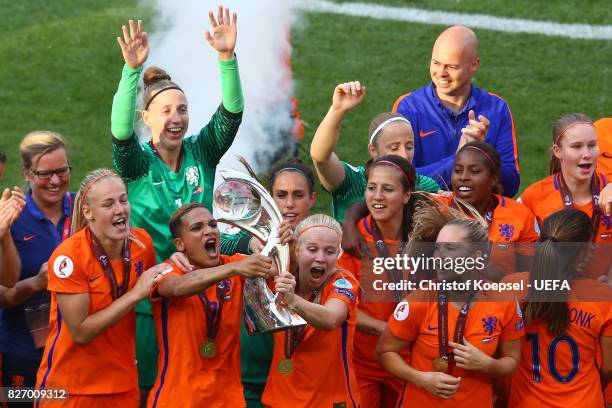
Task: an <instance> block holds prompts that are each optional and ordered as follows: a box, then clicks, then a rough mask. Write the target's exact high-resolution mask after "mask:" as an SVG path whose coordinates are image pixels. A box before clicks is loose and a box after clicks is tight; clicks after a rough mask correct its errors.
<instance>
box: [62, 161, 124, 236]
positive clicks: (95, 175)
mask: <svg viewBox="0 0 612 408" xmlns="http://www.w3.org/2000/svg"><path fill="white" fill-rule="evenodd" d="M106 177H116V178H118V179H119V180H121V182H122V183H123V180H122V179H121V177H119V176H118V175H117V174H116V173H115V172H114V171H112V170H110V169H96V170H93V171H91V172H89V173H88V174H87V175H86V176H85V177H84V178H83V180H82V181H81V184H80V185H79V191H78V192H77V194H76V197H75V199H74V209H73V211H72V224H71V225H70V235H72V234H74V233H75V232H78V231H79V230H81V229H83V228H84V227H85V224H86V223H87V220H86V219H85V216H84V215H83V207H84V206H85V205H87V206H88V205H89V203H90V200H89V199H88V192H89V190H90V189H91V187H93V185H94V184H95V183H96V182H97V181H98V180H100V179H102V178H106ZM124 185H125V184H124Z"/></svg>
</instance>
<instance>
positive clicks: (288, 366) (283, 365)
mask: <svg viewBox="0 0 612 408" xmlns="http://www.w3.org/2000/svg"><path fill="white" fill-rule="evenodd" d="M278 371H279V372H280V373H281V374H283V375H289V374H291V372H292V371H293V361H291V360H290V359H288V358H286V359H284V360H281V361H279V362H278Z"/></svg>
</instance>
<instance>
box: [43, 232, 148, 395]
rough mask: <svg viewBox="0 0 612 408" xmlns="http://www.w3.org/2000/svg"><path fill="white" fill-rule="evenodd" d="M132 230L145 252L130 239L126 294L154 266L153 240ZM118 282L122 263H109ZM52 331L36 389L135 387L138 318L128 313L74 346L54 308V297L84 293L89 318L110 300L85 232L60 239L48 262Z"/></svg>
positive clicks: (83, 391)
mask: <svg viewBox="0 0 612 408" xmlns="http://www.w3.org/2000/svg"><path fill="white" fill-rule="evenodd" d="M132 232H133V233H134V234H135V236H136V238H137V239H138V240H140V242H142V243H144V245H145V247H146V249H142V248H140V246H138V245H136V244H134V243H133V242H132V241H130V245H131V247H130V250H131V265H132V268H131V270H130V281H129V286H128V290H129V289H131V288H132V287H133V286H134V285H135V284H136V280H137V279H138V276H139V275H140V274H141V273H142V272H143V271H145V270H147V269H148V268H150V267H151V266H153V265H155V251H154V250H153V242H152V241H151V237H150V236H149V235H148V234H147V233H146V232H145V230H143V229H140V228H132ZM111 264H112V267H113V271H114V272H115V277H116V279H117V284H118V286H119V287H121V284H122V282H123V279H124V276H123V261H122V260H121V259H119V260H112V261H111ZM48 289H49V291H50V292H51V311H50V318H49V326H50V328H51V331H50V333H49V337H48V339H47V344H46V345H45V351H44V355H43V358H42V363H41V365H40V367H39V369H38V378H37V387H39V388H63V389H67V390H68V392H69V394H75V395H91V394H119V393H125V392H127V391H131V390H134V389H136V388H137V387H138V376H137V373H136V353H135V336H136V334H135V333H136V320H135V315H134V312H133V311H131V312H129V313H127V314H126V315H125V316H123V317H122V318H121V320H119V321H118V322H117V323H116V324H115V325H113V326H111V327H109V328H108V329H106V331H104V332H103V333H101V334H100V335H98V336H97V337H96V338H94V339H93V340H91V341H90V342H89V343H87V344H77V343H75V342H74V340H73V338H72V336H71V334H70V331H69V329H68V327H67V326H66V324H65V323H64V322H63V320H62V314H61V312H60V310H59V308H58V306H57V294H58V293H88V294H89V315H92V314H94V313H96V312H99V311H101V310H102V309H105V308H106V307H108V306H109V305H110V304H111V303H112V302H113V298H112V296H111V284H110V283H109V281H108V279H106V277H105V275H104V269H103V268H102V265H101V264H100V261H99V260H98V259H97V258H96V257H95V255H94V254H93V251H92V248H91V236H90V233H89V232H88V229H86V228H84V229H82V230H81V231H79V232H77V233H76V234H74V235H73V236H71V237H70V238H68V239H67V240H65V241H63V242H62V243H61V244H60V245H59V246H58V247H57V248H56V249H55V251H53V254H51V257H50V258H49V284H48Z"/></svg>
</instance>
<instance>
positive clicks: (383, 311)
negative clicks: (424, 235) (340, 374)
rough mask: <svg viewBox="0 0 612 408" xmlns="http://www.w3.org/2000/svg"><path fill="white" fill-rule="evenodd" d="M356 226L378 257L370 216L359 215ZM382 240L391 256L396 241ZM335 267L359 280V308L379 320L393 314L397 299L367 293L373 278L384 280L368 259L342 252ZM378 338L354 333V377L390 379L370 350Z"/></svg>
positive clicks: (384, 276)
mask: <svg viewBox="0 0 612 408" xmlns="http://www.w3.org/2000/svg"><path fill="white" fill-rule="evenodd" d="M357 226H358V228H359V232H360V233H361V235H362V236H363V237H364V239H365V240H366V242H367V243H368V247H369V249H370V254H371V255H372V256H379V254H378V253H377V252H376V246H375V245H374V237H373V236H372V232H371V226H372V216H371V215H368V216H367V217H365V218H362V219H361V220H360V221H359V223H358V224H357ZM385 242H386V243H387V245H388V248H389V255H390V256H395V253H396V252H397V249H398V247H399V243H398V242H397V241H389V240H385ZM338 266H339V267H340V268H342V269H345V270H347V271H349V272H351V273H352V274H353V276H354V277H355V278H356V279H357V280H358V281H359V286H360V288H361V290H360V296H359V311H360V312H363V313H366V314H368V315H369V316H372V317H373V318H375V319H378V320H383V321H385V322H386V321H387V320H389V317H390V316H391V315H392V314H393V310H394V309H395V306H396V305H397V302H396V301H393V302H384V301H376V300H377V299H376V298H377V297H379V298H387V299H388V298H389V297H390V295H391V293H390V292H389V291H385V292H386V293H384V294H382V295H380V296H377V295H376V294H375V293H368V292H375V289H374V286H373V282H374V280H378V279H382V280H384V281H385V282H388V281H389V279H388V276H387V275H386V274H385V273H383V274H380V275H378V274H375V273H373V271H372V265H371V262H369V261H367V262H363V261H362V260H361V259H357V258H355V257H353V256H351V255H349V254H348V253H346V252H343V253H342V255H341V256H340V258H339V259H338ZM364 268H367V270H364ZM364 294H365V295H364ZM402 297H403V296H402ZM378 338H379V337H378V336H373V335H370V334H366V333H362V332H359V331H356V332H355V354H354V357H353V361H354V363H355V373H356V374H357V376H358V377H362V376H365V377H374V378H381V379H382V378H384V379H393V378H394V377H393V375H391V373H389V372H388V371H386V370H385V369H383V368H382V367H381V366H380V365H379V364H378V363H377V362H376V361H375V360H374V350H375V349H376V343H377V342H378ZM402 355H403V356H404V358H405V359H408V357H409V355H410V353H409V352H408V350H406V351H405V352H403V353H402Z"/></svg>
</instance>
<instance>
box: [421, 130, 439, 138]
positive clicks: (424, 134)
mask: <svg viewBox="0 0 612 408" xmlns="http://www.w3.org/2000/svg"><path fill="white" fill-rule="evenodd" d="M435 132H437V130H432V131H429V132H423V131H422V130H421V131H419V137H425V136H429V135H431V134H432V133H435Z"/></svg>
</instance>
